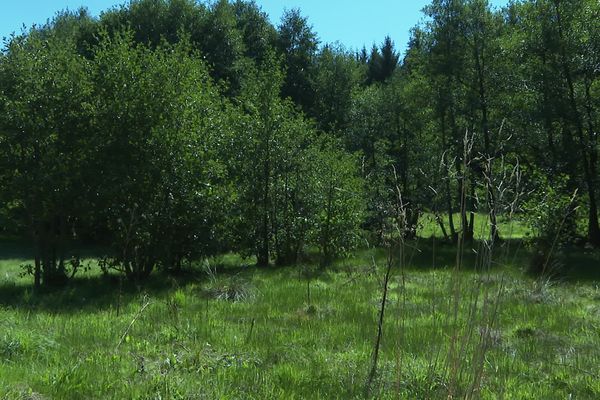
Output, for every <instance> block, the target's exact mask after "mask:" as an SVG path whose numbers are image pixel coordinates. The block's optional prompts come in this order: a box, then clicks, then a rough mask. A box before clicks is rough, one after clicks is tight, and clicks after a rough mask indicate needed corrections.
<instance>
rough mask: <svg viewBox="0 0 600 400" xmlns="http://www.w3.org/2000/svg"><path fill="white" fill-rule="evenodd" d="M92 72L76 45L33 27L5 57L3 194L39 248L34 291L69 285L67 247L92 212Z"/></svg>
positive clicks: (1, 67) (0, 122)
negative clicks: (85, 215)
mask: <svg viewBox="0 0 600 400" xmlns="http://www.w3.org/2000/svg"><path fill="white" fill-rule="evenodd" d="M90 69H91V66H90V63H89V62H88V61H87V60H86V59H84V58H83V57H81V56H79V55H78V54H77V49H76V44H75V42H74V41H73V40H72V39H68V38H65V37H57V36H54V35H52V33H51V32H44V33H43V34H42V33H40V32H39V31H37V30H35V29H32V30H31V31H30V32H29V33H28V34H26V35H23V36H17V37H13V38H12V39H11V40H10V42H9V43H8V47H7V50H6V53H5V55H3V57H2V59H1V64H0V82H1V84H2V91H1V96H0V104H1V105H0V109H2V111H3V112H2V114H1V116H0V143H2V146H1V148H0V165H2V166H3V168H2V171H1V172H0V176H1V177H0V181H2V183H3V184H4V186H3V188H2V191H1V195H2V197H4V200H5V201H6V202H7V203H8V204H11V206H10V208H11V209H12V211H13V212H14V215H15V218H16V220H17V221H18V224H20V225H21V226H22V227H23V229H24V230H25V232H27V234H28V235H29V236H30V237H31V239H32V241H33V243H34V244H35V257H34V258H35V265H34V267H33V270H32V273H33V275H34V281H35V286H36V287H39V286H40V285H42V284H43V285H52V284H56V283H62V282H64V281H65V280H66V279H67V276H68V274H69V271H68V267H69V265H68V261H69V260H68V259H67V257H68V250H69V242H70V241H71V239H72V238H73V236H74V235H76V233H77V229H76V227H77V225H78V224H79V223H80V221H81V217H82V213H83V211H84V210H85V208H86V207H87V199H86V198H85V197H84V196H83V194H84V192H85V191H84V189H83V187H85V185H86V181H85V171H88V170H89V166H90V164H89V163H90V158H91V157H93V154H94V151H95V149H94V148H93V145H92V144H91V142H90V140H89V137H88V132H89V120H90V116H91V114H93V110H94V109H93V104H91V103H90V100H89V99H90V97H91V93H92V85H91V82H90V79H89V76H90V73H89V72H90ZM71 272H72V273H74V271H71Z"/></svg>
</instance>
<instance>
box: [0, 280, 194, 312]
mask: <svg viewBox="0 0 600 400" xmlns="http://www.w3.org/2000/svg"><path fill="white" fill-rule="evenodd" d="M204 279H206V275H205V274H201V273H196V272H186V273H182V274H179V275H178V276H173V275H167V274H165V273H160V272H157V273H155V274H153V275H152V276H151V277H150V278H148V279H147V280H145V281H144V282H143V283H141V284H136V283H133V282H131V281H128V280H126V279H125V278H124V277H121V276H119V275H115V274H109V275H94V276H80V277H75V278H73V279H72V280H70V281H69V282H68V283H67V284H65V285H63V286H56V287H42V288H39V289H36V288H34V286H33V284H19V283H16V282H7V283H3V284H2V285H0V307H7V308H13V309H17V310H20V311H33V312H36V311H41V312H48V313H56V314H73V313H78V312H89V313H95V312H102V311H107V310H111V309H113V310H116V309H118V308H123V307H126V306H127V305H128V304H129V303H131V302H134V301H138V300H139V298H140V296H142V295H146V294H147V295H149V296H151V297H164V296H166V295H167V293H168V292H170V291H173V290H175V289H177V288H181V287H186V286H188V285H190V284H192V283H200V282H202V281H203V280H204Z"/></svg>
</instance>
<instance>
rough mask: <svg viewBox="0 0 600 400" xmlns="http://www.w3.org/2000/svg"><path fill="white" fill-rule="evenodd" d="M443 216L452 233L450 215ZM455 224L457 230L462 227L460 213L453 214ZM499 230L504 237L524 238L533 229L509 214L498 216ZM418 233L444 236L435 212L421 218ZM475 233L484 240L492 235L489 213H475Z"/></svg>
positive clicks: (429, 235)
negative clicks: (508, 215) (449, 221)
mask: <svg viewBox="0 0 600 400" xmlns="http://www.w3.org/2000/svg"><path fill="white" fill-rule="evenodd" d="M440 217H441V218H442V220H443V222H444V224H445V226H446V230H447V232H448V234H450V228H449V227H448V215H447V214H443V215H440ZM453 220H454V226H455V228H456V229H457V230H459V229H460V214H459V213H456V214H454V215H453ZM497 221H498V231H499V233H500V237H501V238H502V239H523V238H526V237H529V236H530V235H531V229H530V228H529V227H528V226H527V225H526V224H525V223H524V222H523V221H522V220H521V219H520V218H519V217H518V216H516V217H514V218H512V219H509V218H508V217H507V216H504V215H499V216H498V217H497ZM417 232H418V235H419V236H421V237H424V238H430V237H437V238H442V237H443V234H442V230H441V229H440V227H439V225H438V223H437V222H436V221H435V217H434V215H433V214H430V213H426V214H423V215H422V216H421V218H420V219H419V226H418V230H417ZM473 234H474V235H475V239H478V240H482V239H486V238H488V237H489V235H490V223H489V216H488V215H487V214H482V213H478V214H475V224H474V227H473Z"/></svg>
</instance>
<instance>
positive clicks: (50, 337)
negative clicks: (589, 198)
mask: <svg viewBox="0 0 600 400" xmlns="http://www.w3.org/2000/svg"><path fill="white" fill-rule="evenodd" d="M483 247H484V243H483V242H475V243H474V244H473V245H472V246H467V247H466V248H465V249H464V252H463V254H464V257H463V258H462V261H461V265H460V268H459V269H457V268H456V248H455V246H452V245H449V244H444V243H442V242H440V241H439V240H438V239H436V238H435V237H431V238H428V239H424V238H422V239H418V240H417V241H414V242H410V243H405V245H404V246H403V247H402V248H397V249H394V250H393V252H392V253H390V252H389V251H388V250H385V249H367V250H363V251H359V252H357V253H356V254H355V255H354V256H352V257H350V258H346V259H343V260H339V261H338V262H337V263H336V264H335V265H334V266H333V267H331V268H328V269H325V270H322V269H319V268H317V267H316V263H315V265H313V263H311V262H310V260H308V261H307V262H306V263H305V264H304V265H300V266H295V267H287V268H274V267H272V268H257V267H254V266H253V262H252V260H244V259H241V258H239V257H237V256H235V255H227V256H222V257H218V258H215V259H211V260H209V261H205V262H204V263H202V264H198V265H197V266H196V268H195V269H194V270H192V271H188V272H186V273H184V274H182V275H181V276H178V277H172V276H166V275H161V274H156V275H153V276H152V277H151V278H150V280H149V281H148V282H147V283H146V284H144V285H143V286H135V285H133V284H130V283H128V282H127V281H124V280H122V279H121V278H119V277H118V275H106V276H103V275H101V274H100V272H99V270H98V268H97V267H96V265H95V261H94V260H93V259H92V258H91V259H90V260H89V261H88V263H89V265H90V269H89V271H86V272H85V273H82V274H80V275H79V276H78V278H77V279H76V280H75V281H73V282H71V283H70V284H69V285H68V286H67V287H65V288H62V289H53V290H50V289H48V290H43V291H41V292H38V293H34V291H33V288H32V285H31V279H30V277H22V276H21V268H20V267H19V266H20V265H22V264H24V263H26V262H28V261H27V252H28V249H27V247H26V246H22V245H20V244H19V243H18V242H15V241H12V242H11V241H7V240H4V241H3V244H2V246H1V247H0V250H1V252H2V255H1V256H0V257H1V261H0V272H1V275H0V399H6V400H9V399H10V400H12V399H109V398H110V399H353V398H378V399H397V398H401V399H417V398H419V399H420V398H423V399H426V398H429V399H438V398H483V399H502V398H506V399H566V398H572V399H596V398H599V397H600V376H599V372H598V366H599V365H600V287H599V286H598V283H597V280H594V279H592V278H591V277H587V276H585V274H584V275H580V274H578V271H585V270H586V268H587V269H588V270H591V269H593V266H594V265H596V264H597V262H598V259H597V254H596V255H594V253H590V254H584V255H582V254H581V252H578V256H577V257H575V256H570V255H567V256H565V257H566V259H568V260H570V262H571V263H572V268H569V269H567V271H572V273H565V274H564V275H563V276H561V277H558V278H555V279H540V278H537V279H534V278H531V277H529V276H527V275H526V274H525V273H524V269H525V267H526V264H527V262H528V259H529V257H530V255H529V253H528V250H527V249H526V247H525V246H524V245H523V242H521V241H520V240H516V239H512V240H504V241H503V242H501V244H499V245H498V246H497V248H496V249H495V251H494V255H493V257H492V258H493V262H492V263H490V264H488V265H484V264H482V262H481V259H482V257H483V252H482V249H483ZM390 254H392V259H391V262H392V264H393V267H392V268H391V276H390V279H389V282H388V283H389V284H388V292H387V300H386V303H385V306H386V307H385V315H384V320H383V324H382V340H381V348H380V352H379V359H378V362H377V366H376V373H375V375H374V378H373V380H372V382H371V384H370V385H367V380H368V375H369V371H370V370H371V368H372V362H373V350H374V345H375V341H376V337H377V331H378V319H379V315H380V314H379V311H380V309H381V305H382V280H383V278H384V276H385V271H386V266H387V262H388V259H389V256H390ZM367 386H368V387H367Z"/></svg>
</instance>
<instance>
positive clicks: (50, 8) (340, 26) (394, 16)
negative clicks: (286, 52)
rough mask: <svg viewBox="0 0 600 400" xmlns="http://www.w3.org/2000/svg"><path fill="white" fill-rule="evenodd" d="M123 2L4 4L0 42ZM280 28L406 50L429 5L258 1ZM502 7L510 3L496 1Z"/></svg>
mask: <svg viewBox="0 0 600 400" xmlns="http://www.w3.org/2000/svg"><path fill="white" fill-rule="evenodd" d="M123 2H125V1H124V0H17V1H13V0H4V1H2V3H3V4H2V5H1V12H0V38H2V37H6V36H8V35H10V33H11V32H15V31H16V32H19V31H20V29H21V27H22V25H23V24H25V25H26V26H30V25H32V24H34V23H36V24H40V23H44V22H46V20H47V19H48V18H50V17H52V16H53V15H54V14H55V13H56V11H58V10H63V9H65V8H69V9H77V8H79V7H80V6H85V7H87V8H88V9H89V10H90V11H91V12H92V13H93V14H94V15H98V14H99V13H100V12H101V11H103V10H106V9H108V8H110V7H112V6H114V5H118V4H122V3H123ZM256 2H257V4H259V5H260V6H261V7H262V9H263V10H264V11H265V12H266V13H267V14H269V16H270V18H271V20H272V21H273V22H274V23H278V22H279V20H280V18H281V15H282V13H283V10H284V9H286V8H287V9H290V8H299V9H301V10H302V14H303V15H305V16H307V17H308V19H309V21H310V23H311V24H312V25H313V28H314V30H315V32H316V33H317V34H318V35H319V38H320V39H321V42H323V43H327V42H336V41H338V42H340V43H341V44H343V45H345V46H346V47H348V48H355V49H358V48H360V47H362V46H363V45H365V46H367V47H370V46H371V45H372V44H373V43H380V42H381V41H382V40H383V38H384V37H385V36H386V35H390V36H391V37H392V39H393V40H394V42H395V43H396V45H397V47H398V48H400V49H404V47H405V45H406V43H407V41H408V38H409V31H410V28H412V27H413V26H414V25H416V24H417V23H418V22H419V21H421V20H422V18H423V15H422V13H421V12H420V10H421V9H422V8H423V7H424V6H425V5H427V4H428V3H429V1H428V0H370V1H366V0H256ZM491 2H492V4H494V5H496V6H502V5H504V4H506V3H507V0H491Z"/></svg>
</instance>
